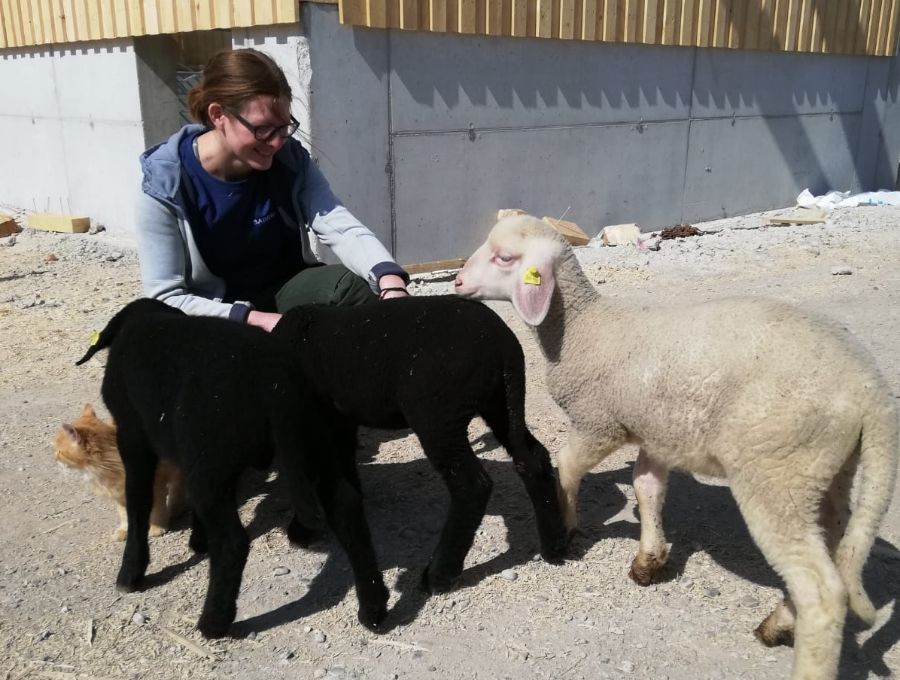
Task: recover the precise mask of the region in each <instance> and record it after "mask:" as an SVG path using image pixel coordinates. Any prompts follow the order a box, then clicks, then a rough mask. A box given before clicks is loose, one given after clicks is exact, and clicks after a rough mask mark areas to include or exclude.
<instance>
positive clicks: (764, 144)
mask: <svg viewBox="0 0 900 680" xmlns="http://www.w3.org/2000/svg"><path fill="white" fill-rule="evenodd" d="M860 121H861V115H860V114H847V115H844V116H837V115H836V116H797V117H781V118H738V119H736V120H735V121H731V120H728V119H717V120H705V121H697V120H695V121H693V122H692V123H691V133H690V145H689V150H688V157H687V177H686V180H685V186H684V218H685V219H686V220H689V221H696V220H703V219H715V218H719V217H726V216H730V215H741V214H745V213H749V212H755V211H760V210H769V209H772V208H774V207H779V206H787V205H794V204H795V201H796V198H797V195H798V194H799V193H800V192H801V191H802V190H803V189H806V188H808V189H810V190H811V191H812V192H813V193H814V194H819V193H824V192H826V191H828V190H830V189H833V188H841V189H850V190H853V191H859V190H860V189H861V187H860V185H859V182H858V181H857V178H856V175H855V172H854V157H855V153H856V149H857V146H858V143H859V135H860Z"/></svg>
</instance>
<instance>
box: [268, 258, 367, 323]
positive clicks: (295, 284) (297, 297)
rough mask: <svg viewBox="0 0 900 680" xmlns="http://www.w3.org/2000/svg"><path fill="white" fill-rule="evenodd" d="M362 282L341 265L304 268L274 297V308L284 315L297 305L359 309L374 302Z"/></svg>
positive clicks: (364, 282)
mask: <svg viewBox="0 0 900 680" xmlns="http://www.w3.org/2000/svg"><path fill="white" fill-rule="evenodd" d="M377 299H378V296H377V295H375V293H373V292H372V289H371V288H370V287H369V284H368V283H367V282H366V281H365V279H363V278H361V277H359V276H357V275H356V274H354V273H353V272H351V271H350V270H349V269H347V268H346V267H345V266H344V265H342V264H325V265H319V266H315V267H307V268H306V269H304V270H303V271H301V272H300V273H299V274H296V275H295V276H294V277H293V278H292V279H290V280H289V281H288V282H287V283H286V284H284V285H283V286H282V287H281V289H280V290H279V291H278V292H277V293H275V308H276V310H277V311H278V312H279V313H281V314H284V313H285V312H286V311H287V310H289V309H291V308H292V307H297V306H299V305H310V304H320V305H338V306H352V305H363V304H366V303H368V302H373V301H374V300H377Z"/></svg>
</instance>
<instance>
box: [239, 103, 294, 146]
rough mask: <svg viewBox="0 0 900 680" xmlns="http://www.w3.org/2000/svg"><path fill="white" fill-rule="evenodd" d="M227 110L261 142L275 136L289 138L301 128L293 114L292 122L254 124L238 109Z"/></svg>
mask: <svg viewBox="0 0 900 680" xmlns="http://www.w3.org/2000/svg"><path fill="white" fill-rule="evenodd" d="M226 111H227V112H228V113H229V114H230V115H232V116H234V117H235V118H236V119H237V121H238V122H239V123H240V124H241V125H243V126H244V127H245V128H247V129H248V130H250V132H252V133H253V136H254V137H256V139H257V141H260V142H268V141H269V140H270V139H272V138H273V137H280V138H281V139H287V138H288V137H291V136H293V134H294V133H295V132H296V131H297V130H298V129H299V128H300V123H299V121H297V119H296V118H294V117H293V116H291V122H290V123H288V124H287V125H254V124H253V123H251V122H249V121H248V120H246V119H244V117H243V116H241V114H239V113H238V112H237V111H230V110H228V109H226Z"/></svg>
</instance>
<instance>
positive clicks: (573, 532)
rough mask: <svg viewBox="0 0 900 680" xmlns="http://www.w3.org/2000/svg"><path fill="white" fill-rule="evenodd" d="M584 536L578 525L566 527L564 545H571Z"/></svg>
mask: <svg viewBox="0 0 900 680" xmlns="http://www.w3.org/2000/svg"><path fill="white" fill-rule="evenodd" d="M582 536H584V532H583V531H582V530H581V529H580V528H578V527H571V528H568V529H566V545H567V546H569V547H571V545H572V543H574V542H575V541H577V540H578V539H579V538H580V537H582Z"/></svg>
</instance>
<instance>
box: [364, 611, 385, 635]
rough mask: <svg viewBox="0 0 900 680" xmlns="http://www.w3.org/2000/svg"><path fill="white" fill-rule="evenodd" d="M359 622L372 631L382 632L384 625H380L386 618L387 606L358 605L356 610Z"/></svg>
mask: <svg viewBox="0 0 900 680" xmlns="http://www.w3.org/2000/svg"><path fill="white" fill-rule="evenodd" d="M357 617H358V618H359V622H360V623H361V624H362V625H364V626H365V627H366V628H368V629H369V630H371V631H372V632H373V633H384V632H385V630H386V629H385V627H384V626H383V625H381V624H382V623H384V620H385V619H386V618H387V606H386V605H380V606H378V607H371V608H369V607H360V608H359V611H358V612H357Z"/></svg>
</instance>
